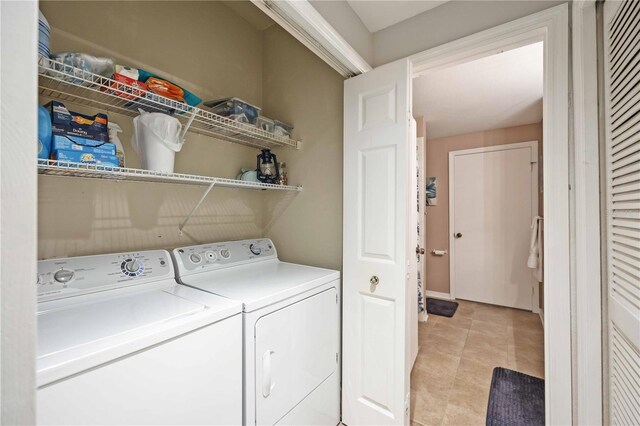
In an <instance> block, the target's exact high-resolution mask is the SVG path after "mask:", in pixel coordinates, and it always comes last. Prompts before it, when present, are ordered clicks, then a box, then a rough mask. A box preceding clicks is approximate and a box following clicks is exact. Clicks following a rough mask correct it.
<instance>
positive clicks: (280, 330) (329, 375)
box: [172, 238, 340, 426]
mask: <svg viewBox="0 0 640 426" xmlns="http://www.w3.org/2000/svg"><path fill="white" fill-rule="evenodd" d="M172 255H173V258H174V262H175V265H176V271H177V274H178V280H179V281H180V282H181V283H183V284H185V285H187V286H190V287H192V288H195V289H199V290H204V291H206V292H208V293H211V294H215V295H218V296H223V297H226V298H228V299H230V300H235V301H239V302H241V303H242V306H243V318H244V423H245V424H247V425H275V424H278V425H331V426H333V425H336V424H338V423H339V422H340V273H339V272H338V271H333V270H329V269H322V268H316V267H311V266H304V265H298V264H293V263H287V262H281V261H280V260H279V259H278V255H277V252H276V247H275V246H274V244H273V242H272V241H271V240H269V239H266V238H262V239H255V240H243V241H231V242H223V243H212V244H204V245H198V246H191V247H181V248H177V249H175V250H173V252H172Z"/></svg>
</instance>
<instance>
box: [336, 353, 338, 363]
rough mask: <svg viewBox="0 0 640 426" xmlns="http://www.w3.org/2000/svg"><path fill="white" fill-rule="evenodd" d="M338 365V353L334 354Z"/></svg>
mask: <svg viewBox="0 0 640 426" xmlns="http://www.w3.org/2000/svg"><path fill="white" fill-rule="evenodd" d="M337 363H338V352H336V364H337Z"/></svg>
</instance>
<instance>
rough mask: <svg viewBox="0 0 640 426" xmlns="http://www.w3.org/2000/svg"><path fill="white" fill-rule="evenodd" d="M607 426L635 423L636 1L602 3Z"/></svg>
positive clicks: (639, 258)
mask: <svg viewBox="0 0 640 426" xmlns="http://www.w3.org/2000/svg"><path fill="white" fill-rule="evenodd" d="M604 55H605V60H604V67H605V70H604V77H605V111H606V121H607V123H606V167H607V177H606V186H607V188H606V189H607V199H606V202H607V218H606V220H607V226H608V232H607V234H608V235H607V257H608V279H607V287H608V298H609V317H608V323H609V324H608V333H609V336H608V344H609V348H608V349H609V365H608V374H609V414H610V423H611V424H616V425H640V1H624V2H620V1H609V2H606V3H605V6H604Z"/></svg>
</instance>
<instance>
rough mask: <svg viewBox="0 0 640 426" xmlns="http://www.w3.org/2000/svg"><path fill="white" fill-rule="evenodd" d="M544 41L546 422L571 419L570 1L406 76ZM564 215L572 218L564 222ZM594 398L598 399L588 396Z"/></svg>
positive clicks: (414, 59)
mask: <svg viewBox="0 0 640 426" xmlns="http://www.w3.org/2000/svg"><path fill="white" fill-rule="evenodd" d="M540 41H542V42H543V43H544V92H543V141H545V146H544V150H543V158H544V160H543V181H544V182H545V188H546V190H545V191H544V194H543V200H544V201H543V203H544V212H543V216H544V218H545V219H544V221H545V235H546V236H547V238H546V239H545V241H544V265H545V268H544V269H545V270H544V282H545V292H544V306H545V309H544V324H545V328H544V341H545V378H546V379H545V413H546V422H547V423H548V424H572V423H573V386H572V384H573V379H574V377H573V376H572V366H573V364H572V332H571V323H572V316H573V315H575V313H574V311H573V309H572V296H571V292H572V288H575V277H574V276H572V274H571V270H572V266H575V253H574V252H572V250H571V247H572V235H573V234H572V229H573V226H574V225H575V224H574V223H573V220H574V217H575V213H574V212H572V209H571V204H570V203H571V201H572V195H573V194H571V193H570V184H571V183H572V182H573V181H574V174H573V173H574V171H573V170H572V169H570V164H571V161H570V156H569V153H570V150H569V147H570V135H569V124H570V114H569V111H570V105H569V88H570V86H569V75H570V72H569V59H568V58H569V5H568V4H566V3H565V4H562V5H559V6H555V7H552V8H549V9H547V10H544V11H542V12H538V13H535V14H532V15H529V16H526V17H524V18H521V19H517V20H515V21H512V22H509V23H506V24H503V25H499V26H497V27H494V28H491V29H488V30H485V31H482V32H479V33H476V34H473V35H470V36H467V37H464V38H461V39H459V40H455V41H452V42H450V43H445V44H443V45H440V46H438V47H434V48H432V49H429V50H426V51H424V52H421V53H417V54H415V55H412V56H410V57H409V58H408V59H409V60H410V62H411V63H412V66H413V77H414V78H415V77H418V76H421V75H424V74H427V73H428V72H430V71H435V70H439V69H443V68H448V67H451V66H454V65H458V64H461V63H465V62H469V61H472V60H475V59H479V58H482V57H485V56H489V55H493V54H496V53H500V52H503V51H505V50H509V49H515V48H517V47H522V46H526V45H528V44H532V43H537V42H540ZM570 218H571V221H570ZM594 403H599V402H595V401H594Z"/></svg>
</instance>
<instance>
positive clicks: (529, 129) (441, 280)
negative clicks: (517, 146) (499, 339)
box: [425, 123, 542, 293]
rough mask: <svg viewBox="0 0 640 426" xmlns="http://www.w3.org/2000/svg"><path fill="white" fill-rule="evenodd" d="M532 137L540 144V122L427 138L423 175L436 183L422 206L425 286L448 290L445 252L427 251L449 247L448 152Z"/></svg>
mask: <svg viewBox="0 0 640 426" xmlns="http://www.w3.org/2000/svg"><path fill="white" fill-rule="evenodd" d="M533 140H537V141H538V144H539V146H540V148H541V147H542V123H538V124H528V125H524V126H517V127H509V128H505V129H496V130H488V131H484V132H477V133H469V134H465V135H458V136H449V137H445V138H439V139H428V140H427V143H426V150H425V151H426V157H427V159H426V171H425V176H435V177H436V179H437V186H438V204H437V205H436V206H428V207H427V208H426V216H427V217H426V226H425V227H426V239H427V241H426V250H427V253H428V254H427V255H426V262H425V268H426V273H425V282H426V289H427V290H430V291H437V292H442V293H449V255H448V254H447V255H445V256H434V255H432V254H429V253H430V252H431V251H432V250H434V249H439V250H440V249H446V250H447V251H448V250H449V232H450V230H449V152H450V151H457V150H462V149H473V148H480V147H485V146H495V145H504V144H510V143H516V142H527V141H533ZM541 152H542V150H541V149H539V155H540V156H541ZM540 158H542V157H540ZM538 166H539V167H541V162H540V161H539V162H538ZM540 198H541V197H540ZM540 209H542V204H541V202H540Z"/></svg>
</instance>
